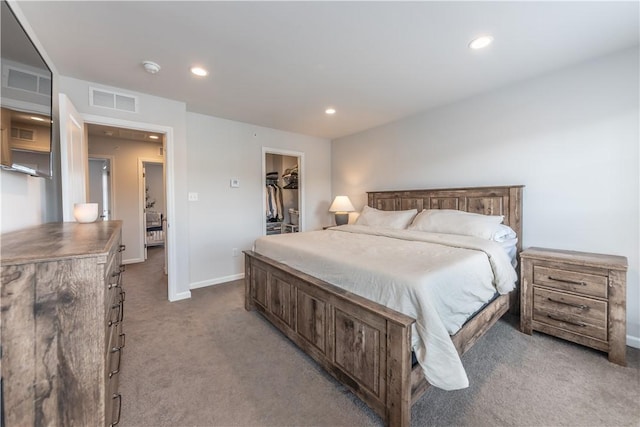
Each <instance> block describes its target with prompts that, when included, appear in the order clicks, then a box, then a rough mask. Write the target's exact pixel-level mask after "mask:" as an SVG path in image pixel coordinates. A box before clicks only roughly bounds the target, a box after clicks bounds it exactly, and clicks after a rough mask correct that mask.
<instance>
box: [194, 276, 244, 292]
mask: <svg viewBox="0 0 640 427" xmlns="http://www.w3.org/2000/svg"><path fill="white" fill-rule="evenodd" d="M240 279H244V273H239V274H232V275H231V276H224V277H218V278H217V279H209V280H203V281H201V282H196V283H192V284H190V285H189V289H198V288H204V287H207V286H213V285H219V284H221V283H227V282H233V281H234V280H240Z"/></svg>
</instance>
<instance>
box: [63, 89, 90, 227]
mask: <svg viewBox="0 0 640 427" xmlns="http://www.w3.org/2000/svg"><path fill="white" fill-rule="evenodd" d="M59 100H60V167H61V173H62V176H61V181H62V219H63V221H75V218H74V217H73V205H74V204H75V203H86V201H87V181H88V169H89V166H88V159H89V156H88V147H87V139H86V137H85V129H84V121H83V120H82V117H81V116H80V113H78V111H77V110H76V108H75V107H74V106H73V104H72V103H71V101H70V100H69V98H68V97H67V95H65V94H64V93H61V94H60V97H59Z"/></svg>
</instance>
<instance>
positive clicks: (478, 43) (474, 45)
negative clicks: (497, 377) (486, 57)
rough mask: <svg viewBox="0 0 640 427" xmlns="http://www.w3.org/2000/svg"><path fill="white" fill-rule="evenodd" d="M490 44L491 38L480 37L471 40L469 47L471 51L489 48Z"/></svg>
mask: <svg viewBox="0 0 640 427" xmlns="http://www.w3.org/2000/svg"><path fill="white" fill-rule="evenodd" d="M491 42H493V37H491V36H482V37H478V38H477V39H473V40H471V43H469V47H470V48H471V49H483V48H485V47H487V46H489V45H490V44H491Z"/></svg>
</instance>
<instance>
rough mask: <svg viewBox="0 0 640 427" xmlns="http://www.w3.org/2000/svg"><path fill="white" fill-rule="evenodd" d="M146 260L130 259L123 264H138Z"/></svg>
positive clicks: (123, 261) (124, 260)
mask: <svg viewBox="0 0 640 427" xmlns="http://www.w3.org/2000/svg"><path fill="white" fill-rule="evenodd" d="M144 261H145V260H144V258H130V259H123V260H122V263H123V264H136V263H138V262H144Z"/></svg>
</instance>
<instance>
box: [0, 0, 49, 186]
mask: <svg viewBox="0 0 640 427" xmlns="http://www.w3.org/2000/svg"><path fill="white" fill-rule="evenodd" d="M0 1H1V3H2V12H3V13H4V12H5V11H6V10H8V11H9V14H10V16H11V19H13V20H14V21H15V22H16V23H17V27H19V28H20V30H22V33H23V36H24V37H25V38H26V41H28V42H29V44H30V45H31V47H32V49H33V52H34V53H35V54H36V55H37V56H38V57H39V58H40V61H41V62H42V65H43V66H44V67H45V68H44V69H41V71H43V72H48V73H49V76H48V77H49V80H50V84H49V92H48V94H47V95H48V96H49V103H48V113H44V112H43V111H38V110H37V109H34V110H29V109H28V108H26V107H25V108H24V109H22V108H19V109H16V107H14V106H12V105H2V108H8V109H9V110H11V111H13V112H17V113H27V114H28V113H33V114H34V115H35V114H37V115H38V116H45V117H48V120H49V150H48V152H47V155H48V171H45V170H44V168H38V169H33V168H30V167H28V166H27V165H24V164H20V163H15V162H13V159H12V157H13V156H12V154H11V147H10V146H9V147H7V152H8V156H4V155H3V156H2V159H1V160H0V167H1V168H2V169H4V170H7V171H13V172H20V173H25V174H28V175H31V176H37V177H42V178H48V179H52V178H53V175H54V170H53V167H54V159H53V157H54V156H53V143H54V138H53V137H54V126H53V71H52V70H51V67H49V64H47V61H46V60H45V59H44V57H43V56H42V54H41V53H40V50H39V49H38V48H37V46H36V45H35V43H34V42H33V39H32V38H31V36H30V35H29V33H28V32H27V31H26V29H25V28H24V26H23V25H22V22H20V19H18V16H17V14H16V13H15V11H14V10H13V8H12V6H11V4H9V2H7V1H6V0H0ZM5 6H6V9H5ZM2 31H5V30H4V29H3V30H2ZM4 59H5V60H6V61H10V62H14V63H19V62H18V61H16V60H14V59H12V58H4ZM0 63H2V60H1V59H0ZM20 64H22V63H20ZM22 65H24V66H25V67H30V68H36V67H33V66H31V65H29V64H22ZM9 66H10V65H7V64H6V63H5V64H2V73H3V76H2V79H3V84H2V88H1V90H2V92H5V90H7V89H9V90H12V89H11V88H6V87H5V85H4V82H5V80H6V79H7V78H8V77H7V76H5V75H4V74H5V71H6V70H7V68H8V67H9ZM25 71H29V70H25ZM29 72H30V71H29ZM15 90H19V89H15ZM3 98H6V99H13V98H9V97H3ZM16 101H17V102H19V103H24V104H29V102H28V101H22V100H16ZM3 104H4V103H3ZM33 104H34V105H39V106H42V107H43V108H42V110H45V109H46V107H45V105H46V104H36V103H33ZM5 136H6V137H7V143H9V141H10V139H11V134H10V130H9V132H7V134H6V135H4V134H3V135H2V137H3V138H4V137H5ZM3 151H4V147H3ZM24 151H27V152H28V151H29V150H24ZM42 153H44V151H42Z"/></svg>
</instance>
